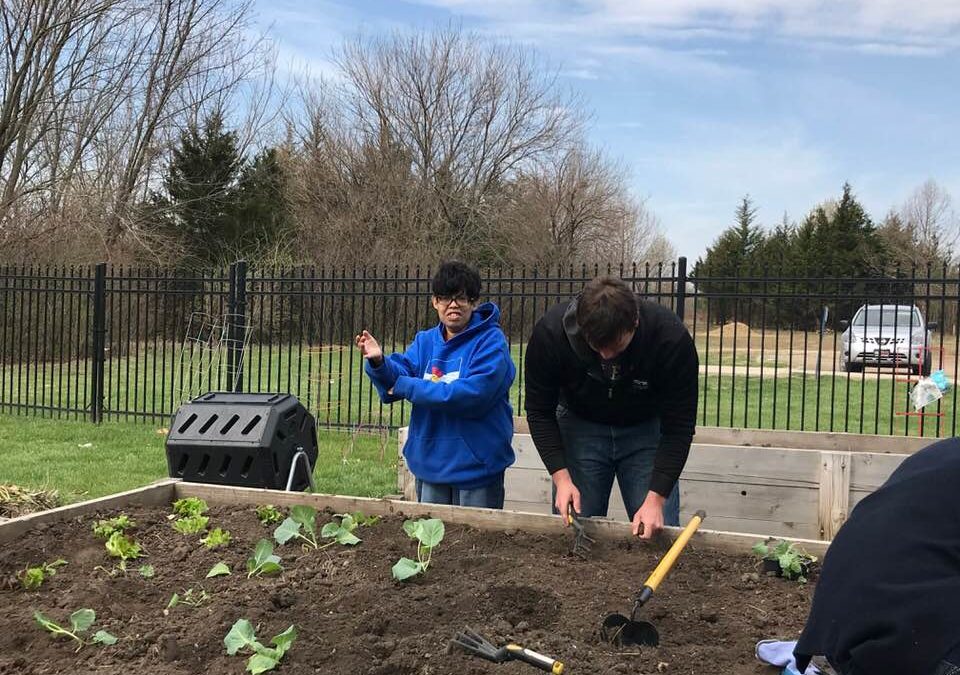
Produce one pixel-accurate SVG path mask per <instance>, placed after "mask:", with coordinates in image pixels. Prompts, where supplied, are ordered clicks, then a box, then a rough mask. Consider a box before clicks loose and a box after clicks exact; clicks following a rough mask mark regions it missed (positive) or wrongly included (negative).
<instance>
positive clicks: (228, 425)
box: [220, 415, 240, 434]
mask: <svg viewBox="0 0 960 675" xmlns="http://www.w3.org/2000/svg"><path fill="white" fill-rule="evenodd" d="M239 420H240V415H233V416H232V417H231V418H230V419H229V420H227V423H226V424H224V425H223V429H221V430H220V433H221V434H225V433H227V432H228V431H230V430H231V429H232V428H233V425H234V424H236V423H237V422H238V421H239Z"/></svg>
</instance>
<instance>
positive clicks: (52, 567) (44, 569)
mask: <svg viewBox="0 0 960 675" xmlns="http://www.w3.org/2000/svg"><path fill="white" fill-rule="evenodd" d="M66 564H67V561H66V560H63V559H62V558H61V559H58V560H54V561H53V562H50V563H42V564H41V565H39V566H38V567H28V568H27V569H25V570H23V572H21V573H20V574H19V575H17V577H18V578H19V579H20V583H21V584H22V585H23V587H24V588H25V589H27V590H28V591H35V590H37V589H38V588H40V586H41V585H42V584H43V582H44V581H46V580H47V579H49V578H50V577H52V576H53V575H54V574H56V573H57V568H58V567H63V566H64V565H66Z"/></svg>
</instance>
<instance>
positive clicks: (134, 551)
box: [101, 532, 143, 576]
mask: <svg viewBox="0 0 960 675" xmlns="http://www.w3.org/2000/svg"><path fill="white" fill-rule="evenodd" d="M104 547H105V548H106V549H107V553H109V554H110V557H112V558H120V563H119V564H118V565H117V568H118V569H119V570H120V571H121V572H124V573H126V571H127V561H128V560H136V559H137V558H139V557H140V556H142V555H143V552H142V551H141V550H140V544H138V543H137V542H135V541H134V540H133V537H130V536H128V535H125V534H124V533H123V532H114V533H113V534H111V535H110V538H109V539H107V542H106V543H105V544H104ZM101 569H102V568H101ZM109 574H110V576H113V575H114V574H116V571H113V572H109Z"/></svg>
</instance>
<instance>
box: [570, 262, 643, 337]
mask: <svg viewBox="0 0 960 675" xmlns="http://www.w3.org/2000/svg"><path fill="white" fill-rule="evenodd" d="M639 313H640V311H639V309H638V308H637V296H635V295H634V294H633V291H631V290H630V287H629V286H627V284H626V283H624V281H623V280H622V279H618V278H617V277H613V276H602V277H597V278H596V279H594V280H593V281H591V282H589V283H588V284H587V285H586V286H584V288H583V292H582V293H581V294H580V299H579V300H578V301H577V325H578V326H580V332H581V333H582V334H583V337H584V339H585V340H586V341H587V343H588V344H589V345H591V346H593V347H607V346H609V345H612V344H614V343H615V342H616V341H617V340H619V339H620V336H622V335H623V334H624V333H626V332H628V331H632V330H633V329H634V327H635V326H636V323H637V317H638V316H639Z"/></svg>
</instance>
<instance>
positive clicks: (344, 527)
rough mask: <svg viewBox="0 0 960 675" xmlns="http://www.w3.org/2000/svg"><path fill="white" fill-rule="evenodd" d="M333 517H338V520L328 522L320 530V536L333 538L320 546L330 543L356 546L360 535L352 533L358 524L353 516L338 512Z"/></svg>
mask: <svg viewBox="0 0 960 675" xmlns="http://www.w3.org/2000/svg"><path fill="white" fill-rule="evenodd" d="M334 517H335V518H339V519H340V522H337V521H332V522H329V523H327V524H326V525H324V526H323V529H322V530H320V536H321V537H323V538H324V539H333V541H331V542H329V543H327V544H324V545H323V546H322V547H321V548H325V547H327V546H330V545H331V544H343V545H345V546H356V545H357V544H359V543H360V537H358V536H356V535H355V534H354V533H353V531H354V530H355V529H357V526H358V523H357V521H356V520H354V519H353V516H352V515H350V514H349V513H338V514H336V515H335V516H334Z"/></svg>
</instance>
